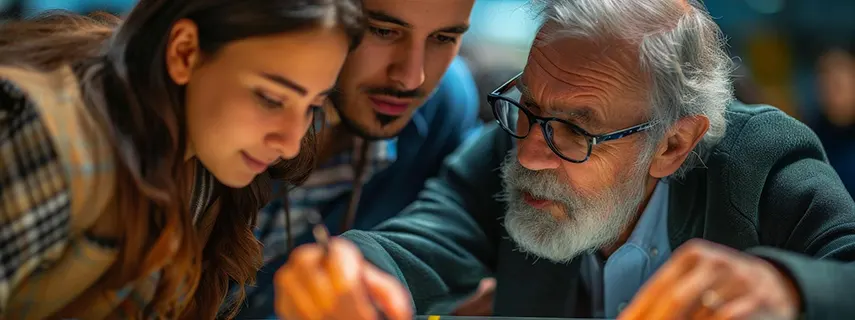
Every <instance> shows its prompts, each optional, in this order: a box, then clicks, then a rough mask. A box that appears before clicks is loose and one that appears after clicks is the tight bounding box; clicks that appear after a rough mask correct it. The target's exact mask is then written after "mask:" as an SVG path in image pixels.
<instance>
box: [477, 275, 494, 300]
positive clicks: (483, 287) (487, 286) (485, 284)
mask: <svg viewBox="0 0 855 320" xmlns="http://www.w3.org/2000/svg"><path fill="white" fill-rule="evenodd" d="M495 291H496V279H495V278H484V279H483V280H481V283H479V284H478V290H476V291H475V294H474V295H475V296H483V295H488V294H493V293H494V292H495Z"/></svg>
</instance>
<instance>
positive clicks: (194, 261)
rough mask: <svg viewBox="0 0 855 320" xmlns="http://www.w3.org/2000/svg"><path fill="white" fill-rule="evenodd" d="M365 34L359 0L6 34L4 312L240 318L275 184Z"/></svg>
mask: <svg viewBox="0 0 855 320" xmlns="http://www.w3.org/2000/svg"><path fill="white" fill-rule="evenodd" d="M362 32H363V31H362V23H361V16H360V13H359V8H358V6H357V4H356V0H301V1H296V0H242V1H235V0H182V1H176V0H142V1H140V2H139V4H138V5H137V6H136V7H135V8H134V10H133V11H132V12H131V13H130V15H129V16H128V17H127V19H126V20H125V21H123V22H121V25H118V21H117V20H115V19H111V18H109V17H108V16H103V17H101V18H86V17H80V16H74V15H70V14H50V15H47V16H42V17H38V18H36V19H33V20H29V21H21V22H15V23H7V24H5V25H2V26H0V319H41V318H76V319H104V318H189V319H212V318H214V317H215V316H217V315H218V314H217V312H218V309H220V305H221V304H222V303H223V302H224V301H225V302H231V304H229V306H231V307H230V308H225V310H226V311H227V312H233V311H234V310H233V309H234V307H233V306H234V305H235V303H236V302H239V301H240V300H242V299H243V292H242V291H241V292H240V293H239V294H237V295H236V296H233V297H231V298H229V299H227V298H226V295H227V294H226V293H227V290H228V286H229V282H230V281H233V282H235V283H236V284H237V286H238V287H241V288H242V287H243V285H244V284H246V283H247V282H251V281H252V280H253V279H254V276H255V273H256V270H257V268H258V267H259V266H260V263H261V251H260V245H259V243H258V242H257V241H256V240H255V238H254V237H253V233H252V228H253V226H254V223H255V215H256V213H257V211H258V210H259V209H260V208H261V206H262V205H264V204H265V203H266V202H267V200H268V199H267V198H268V194H267V192H266V191H267V190H269V188H268V184H269V181H270V180H271V179H284V180H286V181H288V182H290V183H294V184H296V183H299V182H300V180H301V179H302V178H303V177H304V176H305V175H306V174H307V171H308V169H309V168H311V166H312V161H313V160H312V159H313V157H312V151H313V145H312V134H313V133H312V129H311V127H312V126H311V124H312V121H313V117H314V114H315V112H316V110H317V109H318V106H319V105H320V104H321V103H322V102H323V100H324V99H325V98H326V94H327V93H328V92H329V89H330V88H331V87H332V86H333V84H334V83H335V80H336V77H337V75H338V72H339V69H340V68H341V66H342V64H343V62H344V59H345V56H346V55H347V53H348V51H349V50H350V49H352V48H353V47H354V46H356V45H357V43H358V42H359V39H360V38H361V36H362ZM307 132H308V134H307ZM307 149H308V150H307ZM301 150H302V151H301ZM226 300H228V301H226ZM230 314H233V313H226V314H220V315H221V316H229V315H230Z"/></svg>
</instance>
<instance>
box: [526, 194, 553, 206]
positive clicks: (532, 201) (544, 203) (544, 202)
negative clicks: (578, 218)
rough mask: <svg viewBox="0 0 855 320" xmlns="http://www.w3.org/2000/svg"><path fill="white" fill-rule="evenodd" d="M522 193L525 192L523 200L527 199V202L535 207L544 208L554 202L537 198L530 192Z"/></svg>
mask: <svg viewBox="0 0 855 320" xmlns="http://www.w3.org/2000/svg"><path fill="white" fill-rule="evenodd" d="M522 194H523V201H525V203H527V204H528V205H530V206H532V207H534V208H535V209H544V208H546V207H548V206H549V205H551V204H552V203H553V202H552V200H545V199H540V198H536V197H534V196H532V195H531V193H528V192H523V193H522Z"/></svg>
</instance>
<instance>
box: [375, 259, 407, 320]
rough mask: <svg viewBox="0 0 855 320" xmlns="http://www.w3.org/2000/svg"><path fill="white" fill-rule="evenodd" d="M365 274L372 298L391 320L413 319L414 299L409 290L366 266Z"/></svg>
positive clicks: (389, 277) (385, 274) (377, 270)
mask: <svg viewBox="0 0 855 320" xmlns="http://www.w3.org/2000/svg"><path fill="white" fill-rule="evenodd" d="M365 268H366V270H365V273H364V274H363V275H364V277H363V279H364V281H365V285H366V288H367V289H368V292H369V294H370V295H371V298H372V299H373V301H374V302H375V303H377V306H378V307H379V308H380V309H381V310H382V311H383V313H384V314H385V315H386V316H387V317H389V318H390V319H392V320H394V319H400V320H410V319H412V318H413V310H412V309H413V308H412V298H410V293H409V291H407V289H405V288H404V286H403V285H401V283H400V282H398V280H397V279H395V278H394V277H392V276H391V275H389V274H387V273H386V272H384V271H382V270H380V269H378V268H377V267H375V266H373V265H370V264H366V265H365Z"/></svg>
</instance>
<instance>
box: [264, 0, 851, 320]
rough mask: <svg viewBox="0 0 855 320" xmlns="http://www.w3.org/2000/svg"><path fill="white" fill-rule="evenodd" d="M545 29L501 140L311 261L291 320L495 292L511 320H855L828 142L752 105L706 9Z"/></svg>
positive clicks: (581, 0) (481, 145)
mask: <svg viewBox="0 0 855 320" xmlns="http://www.w3.org/2000/svg"><path fill="white" fill-rule="evenodd" d="M544 15H545V17H546V22H545V24H544V25H543V26H542V28H541V29H540V31H539V33H538V35H537V40H536V41H535V44H534V46H533V47H532V50H531V53H530V57H529V61H528V64H527V66H526V68H525V70H524V72H523V73H522V75H521V76H520V77H518V78H515V79H512V80H511V81H510V82H508V84H507V85H505V86H502V87H501V88H499V89H497V90H496V91H495V92H494V93H493V94H491V95H490V97H489V99H490V102H491V103H492V105H493V108H494V112H495V115H496V117H497V119H498V124H499V125H498V126H497V127H494V128H493V129H491V130H487V132H485V133H484V134H483V135H482V136H481V137H480V139H479V140H478V141H474V142H473V143H471V144H468V145H465V146H463V147H462V148H461V149H460V150H458V152H457V153H456V154H454V155H453V156H452V157H451V158H450V159H448V160H447V162H446V167H445V169H444V170H443V172H442V174H441V176H440V177H439V178H437V179H434V180H431V181H429V182H428V183H427V185H426V190H425V191H423V192H422V195H421V198H420V200H419V201H417V202H416V203H414V204H413V205H411V206H410V207H409V208H408V209H407V210H405V212H403V213H402V214H401V215H399V216H398V217H397V218H394V219H392V220H389V221H387V222H386V223H384V224H381V225H380V226H379V228H378V229H377V230H376V231H370V232H364V231H359V232H351V233H347V234H345V238H347V239H349V240H350V241H345V240H337V241H333V242H332V243H331V246H330V248H329V251H327V253H326V254H324V252H325V251H323V250H322V249H321V248H319V247H317V246H314V245H307V246H305V247H303V248H301V249H300V250H298V251H297V252H294V255H293V256H292V259H291V261H290V262H289V264H288V265H286V266H285V267H284V268H283V269H281V270H280V271H279V273H278V277H277V286H278V287H279V288H280V289H282V290H283V291H285V292H288V294H287V295H281V296H279V298H278V301H277V309H278V311H279V314H280V315H281V316H283V317H286V318H288V319H321V318H324V319H330V318H332V319H345V318H346V319H358V318H363V319H370V318H372V316H373V315H374V314H375V309H373V308H372V307H371V304H370V303H369V301H371V300H374V301H373V302H374V303H376V304H377V305H378V306H380V308H381V309H382V310H384V311H385V313H386V314H387V315H388V316H389V317H391V318H395V319H405V318H406V317H408V316H409V315H410V313H411V308H412V306H414V307H415V310H416V311H417V312H418V313H420V314H422V313H447V312H449V311H450V310H453V309H454V308H455V306H456V304H457V303H459V301H461V299H464V298H465V297H466V296H467V294H469V293H470V292H472V290H473V289H474V288H475V287H476V286H477V283H478V280H479V279H481V278H482V277H484V276H488V275H493V276H495V277H496V279H497V283H498V285H497V289H496V293H495V300H494V301H495V304H494V308H493V311H494V314H496V315H502V316H545V317H607V318H613V317H618V316H619V317H621V318H625V319H666V318H667V319H670V318H679V319H684V318H692V319H745V318H751V317H755V316H772V317H773V318H782V319H793V318H795V317H797V316H799V315H804V316H806V317H807V318H809V319H827V318H834V319H855V303H852V301H853V300H852V297H853V293H855V265H853V264H852V261H855V203H853V201H852V198H851V197H850V196H849V195H848V194H847V193H846V191H845V190H844V188H843V186H842V184H841V182H840V179H839V178H838V176H837V175H836V174H835V173H834V171H833V169H832V168H831V167H830V166H829V165H828V163H827V161H826V157H825V155H824V153H823V150H822V147H821V145H820V143H819V141H818V139H817V138H816V136H815V135H814V134H813V133H812V132H811V131H810V129H808V128H807V127H805V126H804V125H802V124H801V123H799V122H798V121H796V120H794V119H792V118H790V117H788V116H786V115H785V114H784V113H782V112H780V111H779V110H776V109H774V108H772V107H768V106H746V105H743V104H740V103H738V102H735V101H733V99H732V93H731V91H732V90H731V85H730V83H729V80H728V76H729V72H730V70H731V62H730V60H729V59H728V56H727V55H726V54H725V52H724V51H723V49H722V47H723V41H722V37H721V34H720V31H719V29H718V27H717V26H716V25H715V23H714V22H713V20H712V19H711V18H710V16H709V15H708V14H707V13H706V12H705V11H704V10H703V8H702V5H700V4H698V3H696V2H694V1H689V2H685V1H682V0H636V1H622V0H555V1H549V2H547V3H545V7H544ZM497 172H499V173H500V174H498V175H497ZM497 194H498V195H500V196H498V197H497V196H496V195H497ZM501 218H504V219H503V221H500V220H501ZM352 243H356V247H354V246H353V244H352ZM357 248H358V249H357ZM360 251H361V254H360ZM363 257H364V258H363ZM365 261H368V262H370V263H366V262H365ZM399 283H402V284H403V286H402V285H400V284H399ZM404 288H406V289H407V290H405V289H404ZM407 291H409V293H410V295H408V294H407ZM409 297H412V300H409ZM411 302H412V305H411Z"/></svg>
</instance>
